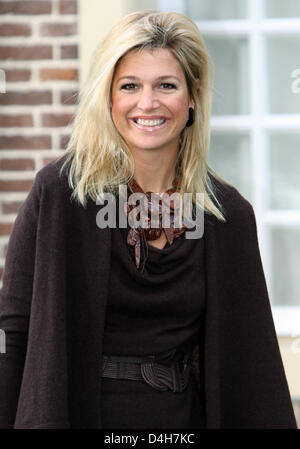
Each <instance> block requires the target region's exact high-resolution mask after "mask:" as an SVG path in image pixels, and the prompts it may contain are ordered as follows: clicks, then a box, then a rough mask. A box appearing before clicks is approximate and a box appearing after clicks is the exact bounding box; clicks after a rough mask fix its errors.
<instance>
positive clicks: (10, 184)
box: [0, 179, 33, 192]
mask: <svg viewBox="0 0 300 449" xmlns="http://www.w3.org/2000/svg"><path fill="white" fill-rule="evenodd" d="M32 184H33V180H32V179H22V180H19V179H14V180H12V179H9V180H7V181H3V180H0V192H28V191H29V190H30V188H31V186H32Z"/></svg>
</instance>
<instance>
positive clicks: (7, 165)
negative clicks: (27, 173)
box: [0, 158, 35, 171]
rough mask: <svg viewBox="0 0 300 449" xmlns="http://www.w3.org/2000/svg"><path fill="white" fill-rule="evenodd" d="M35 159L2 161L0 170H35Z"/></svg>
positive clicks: (0, 161) (0, 160)
mask: <svg viewBox="0 0 300 449" xmlns="http://www.w3.org/2000/svg"><path fill="white" fill-rule="evenodd" d="M34 169H35V164H34V160H33V159H25V158H24V159H0V170H22V171H23V170H34Z"/></svg>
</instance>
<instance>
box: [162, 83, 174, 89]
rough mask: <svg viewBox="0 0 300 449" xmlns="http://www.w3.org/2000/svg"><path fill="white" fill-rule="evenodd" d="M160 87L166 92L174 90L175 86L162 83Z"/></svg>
mask: <svg viewBox="0 0 300 449" xmlns="http://www.w3.org/2000/svg"><path fill="white" fill-rule="evenodd" d="M161 86H163V88H164V89H167V90H171V89H176V86H175V84H172V83H162V84H161Z"/></svg>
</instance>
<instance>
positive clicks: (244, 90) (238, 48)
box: [205, 37, 249, 115]
mask: <svg viewBox="0 0 300 449" xmlns="http://www.w3.org/2000/svg"><path fill="white" fill-rule="evenodd" d="M205 42H206V45H207V49H208V53H209V54H210V56H211V58H212V61H213V64H214V89H213V102H212V114H215V115H226V114H248V113H249V78H248V73H249V68H248V41H247V39H244V38H227V37H226V38H224V37H222V38H219V37H206V38H205Z"/></svg>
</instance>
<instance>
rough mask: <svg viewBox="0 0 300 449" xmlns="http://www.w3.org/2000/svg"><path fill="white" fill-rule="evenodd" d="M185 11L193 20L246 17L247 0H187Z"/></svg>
mask: <svg viewBox="0 0 300 449" xmlns="http://www.w3.org/2000/svg"><path fill="white" fill-rule="evenodd" d="M185 5H186V6H185V8H186V9H185V12H186V14H187V15H188V16H190V17H191V18H192V19H193V20H226V19H244V18H245V17H246V13H247V2H246V0H226V1H224V0H209V1H207V0H206V1H199V0H186V2H185Z"/></svg>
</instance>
